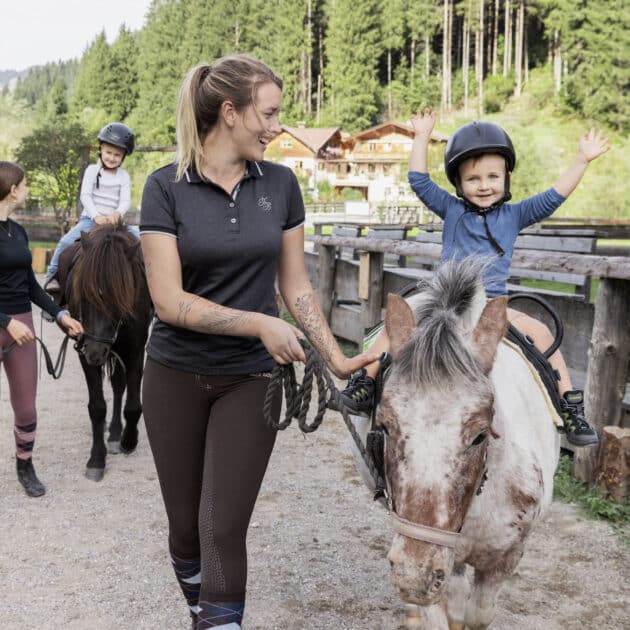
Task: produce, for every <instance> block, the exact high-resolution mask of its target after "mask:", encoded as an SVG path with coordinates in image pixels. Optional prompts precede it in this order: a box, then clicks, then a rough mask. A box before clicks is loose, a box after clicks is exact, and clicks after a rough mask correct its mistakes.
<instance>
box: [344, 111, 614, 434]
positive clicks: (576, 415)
mask: <svg viewBox="0 0 630 630" xmlns="http://www.w3.org/2000/svg"><path fill="white" fill-rule="evenodd" d="M411 122H412V125H413V128H414V130H415V138H414V141H413V146H412V151H411V156H410V159H409V183H410V184H411V188H412V190H413V191H414V192H415V193H416V195H417V196H418V198H419V199H420V200H421V201H422V202H423V203H424V204H425V205H426V206H427V207H428V208H429V209H430V210H432V211H433V212H435V213H436V214H437V215H438V216H439V217H440V218H441V219H442V220H443V221H444V227H443V234H442V256H441V259H442V261H444V260H448V259H450V258H457V259H462V258H465V257H467V256H471V255H482V256H487V257H488V258H489V261H490V262H489V264H488V267H487V269H486V272H485V275H484V284H485V287H486V294H487V296H488V297H489V298H493V297H498V296H501V295H506V294H507V280H508V277H509V269H510V263H511V260H512V254H513V251H514V244H515V242H516V237H517V236H518V233H519V232H520V231H521V230H522V229H523V228H526V227H527V226H529V225H532V224H534V223H537V222H539V221H541V220H542V219H544V218H545V217H548V216H550V215H551V214H553V212H554V211H555V210H556V209H557V208H558V207H559V206H560V204H561V203H562V202H563V201H565V199H566V198H567V197H568V196H569V195H570V194H571V193H572V192H573V190H575V188H576V186H577V185H578V183H579V182H580V180H581V179H582V176H583V175H584V172H585V171H586V167H587V166H588V164H589V162H591V161H593V160H594V159H596V158H598V157H599V156H600V155H603V154H604V153H606V151H608V146H607V139H606V138H603V134H602V132H601V131H600V132H597V133H596V132H595V130H594V129H591V130H590V131H588V132H586V133H584V135H583V136H582V137H581V138H580V142H579V146H578V152H577V155H576V156H575V158H574V159H573V162H571V164H570V166H569V167H568V168H567V170H566V171H565V172H564V173H563V174H562V175H561V176H560V177H559V179H558V181H557V182H556V183H555V185H554V186H553V188H550V189H548V190H546V191H544V192H542V193H539V194H538V195H534V196H533V197H530V198H529V199H524V200H523V201H520V202H517V203H511V204H510V203H508V201H509V200H510V199H511V194H510V178H511V175H512V171H513V170H514V166H515V164H516V154H515V152H514V147H513V146H512V141H511V140H510V138H509V136H508V135H507V133H505V131H504V130H503V129H502V128H501V127H499V126H498V125H495V124H493V123H488V122H472V123H469V124H467V125H464V126H463V127H460V128H459V129H458V130H457V131H456V132H455V133H454V134H453V135H452V136H451V138H450V139H449V141H448V143H447V145H446V154H445V159H444V163H445V169H446V175H447V177H448V179H449V181H450V182H451V184H453V186H454V187H455V192H456V194H457V196H456V197H455V196H453V195H451V194H450V193H448V192H447V191H445V190H443V189H442V188H440V187H439V186H438V185H437V184H435V183H434V182H433V181H432V180H431V178H430V177H429V174H428V169H427V150H428V146H429V138H430V136H431V132H432V130H433V127H434V125H435V112H433V111H431V110H430V109H429V108H426V109H425V110H424V112H418V113H417V114H416V116H415V118H414V119H413V120H412V121H411ZM508 319H509V321H510V323H511V324H512V325H513V326H515V327H516V328H517V329H518V330H519V331H520V332H521V333H522V334H524V335H527V336H529V337H530V338H531V339H532V340H533V341H534V344H535V345H536V347H537V348H538V349H539V350H541V351H544V350H546V349H547V348H549V347H550V346H551V344H552V342H553V337H552V336H551V333H550V331H549V330H548V329H547V327H546V326H545V325H544V324H542V323H541V322H539V321H537V320H536V319H534V318H532V317H530V316H528V315H525V314H524V313H520V312H518V311H516V310H513V309H508ZM370 349H371V350H372V351H375V352H377V353H381V352H384V351H386V350H388V349H389V339H388V338H387V334H386V333H385V330H383V331H382V332H381V333H380V334H379V335H378V337H376V340H375V342H374V344H373V345H372V347H371V348H370ZM549 362H550V363H551V365H552V367H553V368H554V369H555V370H557V372H558V374H559V375H560V380H559V382H558V390H559V393H560V396H561V402H560V404H561V406H562V412H563V413H562V415H563V420H564V424H565V431H566V436H567V440H568V441H569V442H570V443H571V444H574V445H575V446H589V445H594V444H597V442H598V438H597V432H596V431H594V430H593V428H592V427H591V426H590V425H589V424H588V422H587V420H586V418H585V417H584V396H583V392H582V391H580V390H576V389H573V385H572V383H571V377H570V376H569V372H568V370H567V366H566V363H565V362H564V358H563V357H562V354H561V353H560V351H556V352H555V353H554V354H553V355H552V356H551V357H550V358H549ZM378 370H379V363H378V362H376V363H373V364H370V365H368V366H367V368H364V369H363V370H361V371H360V372H357V373H356V374H354V375H353V376H352V378H351V379H350V382H349V383H348V386H347V387H346V389H345V390H344V391H343V393H342V399H343V402H344V404H345V405H346V407H348V408H349V409H350V410H352V411H354V412H356V413H368V412H369V411H370V410H371V408H372V404H373V397H374V377H375V376H376V374H377V373H378Z"/></svg>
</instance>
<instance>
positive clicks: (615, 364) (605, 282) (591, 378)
mask: <svg viewBox="0 0 630 630" xmlns="http://www.w3.org/2000/svg"><path fill="white" fill-rule="evenodd" d="M629 312H630V282H629V281H624V280H613V279H610V278H602V279H601V281H600V284H599V289H598V291H597V297H596V299H595V319H594V322H593V333H592V335H591V343H590V348H589V361H588V370H587V372H586V387H585V405H584V407H585V412H586V417H587V418H588V420H589V421H590V422H591V424H592V425H593V426H594V427H595V428H596V429H597V430H598V433H599V434H600V435H601V433H602V430H603V428H604V427H605V426H608V425H612V426H618V425H619V424H620V421H621V413H622V407H621V401H622V400H623V397H624V393H625V389H626V376H627V369H628V357H629V356H630V327H629V326H628V313H629ZM597 455H598V449H597V448H581V449H577V450H576V454H575V458H574V460H573V473H574V475H575V476H576V477H577V478H578V479H581V480H582V481H588V482H589V483H594V482H595V465H596V462H597Z"/></svg>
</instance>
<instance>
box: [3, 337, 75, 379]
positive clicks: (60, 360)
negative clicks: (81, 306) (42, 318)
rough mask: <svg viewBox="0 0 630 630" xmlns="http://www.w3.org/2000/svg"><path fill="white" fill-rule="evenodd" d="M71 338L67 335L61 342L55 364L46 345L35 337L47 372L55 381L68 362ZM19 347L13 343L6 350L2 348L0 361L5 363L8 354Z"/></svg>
mask: <svg viewBox="0 0 630 630" xmlns="http://www.w3.org/2000/svg"><path fill="white" fill-rule="evenodd" d="M69 339H70V337H69V336H68V335H65V337H64V338H63V341H62V342H61V346H60V348H59V352H58V353H57V359H56V361H55V362H54V364H53V360H52V357H51V356H50V352H49V351H48V348H47V347H46V344H45V343H44V342H43V341H42V340H41V338H40V337H38V336H37V335H35V340H36V341H38V342H39V346H40V348H41V351H42V353H43V354H44V361H45V363H46V371H47V372H48V374H50V375H51V376H52V377H53V378H54V379H55V380H56V379H58V378H59V377H60V376H61V375H62V373H63V368H64V365H65V362H66V352H67V350H68V340H69ZM16 347H17V342H16V341H12V342H11V343H10V344H9V345H8V346H7V347H6V348H2V351H1V353H0V361H3V360H4V358H5V357H6V356H7V354H10V353H11V351H12V350H14V349H15V348H16Z"/></svg>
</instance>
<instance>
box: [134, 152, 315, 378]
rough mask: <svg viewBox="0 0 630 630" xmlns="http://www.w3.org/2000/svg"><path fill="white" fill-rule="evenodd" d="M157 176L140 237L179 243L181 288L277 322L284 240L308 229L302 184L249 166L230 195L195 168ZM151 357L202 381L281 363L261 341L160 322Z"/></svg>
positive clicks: (172, 168) (274, 169)
mask: <svg viewBox="0 0 630 630" xmlns="http://www.w3.org/2000/svg"><path fill="white" fill-rule="evenodd" d="M176 171H177V166H176V165H175V164H170V165H168V166H165V167H164V168H161V169H158V170H157V171H155V172H154V173H152V174H151V175H149V178H148V179H147V182H146V184H145V187H144V192H143V194H142V205H141V212H140V233H141V234H150V233H160V234H167V235H169V236H172V237H173V238H176V239H177V249H178V251H179V257H180V260H181V265H182V286H183V288H184V290H185V291H187V292H189V293H193V294H195V295H199V296H201V297H203V298H206V299H208V300H210V301H212V302H215V303H216V304H220V305H221V306H227V307H230V308H235V309H239V310H243V311H254V312H258V313H264V314H265V315H271V316H277V315H278V307H277V304H276V292H275V286H274V282H275V278H276V272H277V268H278V259H279V257H280V253H281V249H282V235H283V233H284V232H286V231H288V230H292V229H295V228H297V227H299V226H300V225H302V224H303V222H304V202H303V201H302V195H301V193H300V188H299V185H298V182H297V179H296V177H295V175H294V174H293V172H292V171H291V170H289V169H288V168H287V167H285V166H281V165H279V164H273V163H271V162H248V163H247V172H246V174H245V175H244V177H243V179H242V180H241V181H240V182H239V184H238V185H237V186H236V188H235V189H234V191H232V193H231V194H228V193H227V192H226V191H225V190H223V188H221V187H220V186H217V185H216V184H214V183H212V182H211V181H204V180H202V179H201V177H199V175H198V174H197V173H196V172H195V171H194V170H193V169H189V170H188V171H187V172H186V173H185V174H184V177H182V178H181V179H180V180H179V181H175V177H176ZM147 354H148V355H149V356H150V357H151V358H152V359H154V360H155V361H158V362H159V363H162V364H164V365H167V366H168V367H172V368H174V369H177V370H183V371H186V372H194V373H197V374H207V375H217V374H249V373H252V372H263V371H269V370H271V369H272V368H273V367H274V365H275V363H274V361H273V359H272V357H271V355H270V354H269V353H268V352H267V350H266V349H265V347H264V345H263V344H262V342H261V341H260V339H258V338H257V337H232V336H229V335H209V334H204V333H198V332H195V331H192V330H188V329H185V328H179V327H177V326H172V325H170V324H166V323H164V322H162V321H160V320H159V319H156V321H155V323H154V326H153V329H152V332H151V337H150V339H149V345H148V347H147Z"/></svg>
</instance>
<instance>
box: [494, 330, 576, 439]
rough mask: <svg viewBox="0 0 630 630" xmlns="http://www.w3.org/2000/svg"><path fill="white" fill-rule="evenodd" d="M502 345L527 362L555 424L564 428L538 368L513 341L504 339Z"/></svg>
mask: <svg viewBox="0 0 630 630" xmlns="http://www.w3.org/2000/svg"><path fill="white" fill-rule="evenodd" d="M501 343H502V344H504V345H506V346H508V348H511V349H512V350H513V351H514V352H516V353H517V354H519V355H520V356H521V357H522V359H523V361H524V362H525V364H526V365H527V367H528V368H529V371H530V372H531V375H532V378H533V379H534V381H535V383H536V386H537V387H538V389H539V390H540V391H541V392H542V395H543V397H544V398H545V403H546V405H547V409H549V414H550V415H551V419H552V421H553V423H554V424H555V425H556V426H557V427H564V423H563V422H562V419H561V418H560V415H559V414H558V411H557V410H556V407H555V405H554V404H553V402H552V401H551V397H550V396H549V392H548V391H547V388H546V387H545V384H544V383H543V381H542V379H541V378H540V374H538V370H536V368H535V367H534V366H533V365H532V364H531V362H530V361H528V360H527V357H526V356H525V353H524V352H523V351H522V350H521V348H520V347H519V346H518V345H517V344H515V343H514V342H512V341H509V340H508V339H506V338H505V337H503V339H502V340H501Z"/></svg>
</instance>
